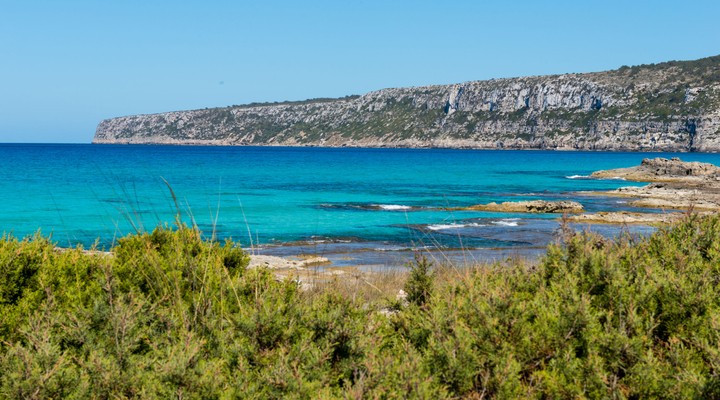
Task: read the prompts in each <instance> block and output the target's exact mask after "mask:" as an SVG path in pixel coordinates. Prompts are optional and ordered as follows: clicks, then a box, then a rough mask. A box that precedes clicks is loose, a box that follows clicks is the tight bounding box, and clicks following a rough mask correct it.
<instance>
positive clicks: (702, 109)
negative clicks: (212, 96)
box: [93, 56, 720, 151]
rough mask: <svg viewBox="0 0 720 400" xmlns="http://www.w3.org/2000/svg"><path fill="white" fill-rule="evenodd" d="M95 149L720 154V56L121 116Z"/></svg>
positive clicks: (105, 125) (101, 132) (100, 132)
mask: <svg viewBox="0 0 720 400" xmlns="http://www.w3.org/2000/svg"><path fill="white" fill-rule="evenodd" d="M93 143H123V144H125V143H127V144H132V143H137V144H195V145H272V146H333V147H340V146H357V147H448V148H487V149H528V148H533V149H583V150H665V151H720V56H714V57H709V58H704V59H700V60H695V61H671V62H665V63H660V64H652V65H641V66H636V67H621V68H619V69H617V70H613V71H606V72H596V73H586V74H564V75H552V76H533V77H523V78H510V79H492V80H487V81H475V82H466V83H461V84H455V85H436V86H425V87H413V88H400V89H383V90H379V91H375V92H371V93H368V94H365V95H362V96H348V97H345V98H340V99H314V100H307V101H301V102H285V103H265V104H248V105H242V106H231V107H225V108H212V109H204V110H193V111H176V112H168V113H162V114H152V115H135V116H127V117H119V118H112V119H108V120H104V121H102V122H100V124H99V125H98V128H97V132H96V134H95V138H94V139H93Z"/></svg>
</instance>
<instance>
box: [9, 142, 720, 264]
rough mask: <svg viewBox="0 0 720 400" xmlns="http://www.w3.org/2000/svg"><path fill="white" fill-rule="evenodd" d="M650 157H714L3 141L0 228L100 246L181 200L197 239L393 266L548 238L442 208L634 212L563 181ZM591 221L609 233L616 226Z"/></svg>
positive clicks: (543, 231)
mask: <svg viewBox="0 0 720 400" xmlns="http://www.w3.org/2000/svg"><path fill="white" fill-rule="evenodd" d="M656 156H663V157H674V156H679V157H681V158H682V159H683V160H692V161H706V162H712V163H715V164H720V155H718V154H697V153H691V154H679V155H678V154H672V153H605V152H550V151H487V150H443V149H434V150H424V149H423V150H413V149H326V148H271V147H194V146H111V145H102V146H100V145H54V144H53V145H36V144H33V145H18V144H6V145H0V204H2V205H3V207H2V209H0V230H2V231H4V232H6V233H12V234H14V235H16V236H25V235H30V234H32V233H34V232H36V231H37V230H38V229H41V230H42V232H43V233H45V234H52V237H53V240H55V241H56V242H57V243H58V245H61V246H73V245H76V244H78V243H81V244H83V245H85V246H90V245H92V244H93V243H98V245H99V246H100V247H103V248H107V247H109V246H111V245H112V244H113V243H115V242H116V240H117V238H119V237H122V236H123V235H125V234H127V233H131V232H134V231H136V230H150V229H152V228H153V227H155V226H157V225H158V224H165V223H168V224H172V223H173V221H174V219H175V215H176V214H177V212H178V210H179V212H180V213H181V215H182V219H183V220H184V221H186V222H188V223H191V221H192V220H194V221H195V223H197V225H198V226H199V227H200V228H201V229H202V230H203V232H204V233H205V234H206V235H207V236H212V234H213V231H215V235H216V236H217V237H218V238H221V239H222V238H226V237H232V238H234V239H235V240H238V241H239V242H240V243H241V244H242V245H243V247H247V248H251V247H252V248H253V249H254V251H263V252H266V253H273V254H285V253H288V252H293V251H294V252H295V254H297V253H298V251H305V252H314V253H321V254H327V255H329V256H333V255H336V256H335V257H336V258H337V259H338V262H340V261H343V260H344V261H343V262H344V263H345V264H353V263H354V264H358V263H359V264H364V265H389V264H397V263H398V262H403V261H402V260H406V259H407V253H411V252H412V251H413V249H418V248H421V249H422V248H429V249H436V250H438V251H441V252H442V254H455V253H457V254H458V257H464V258H468V257H470V258H471V259H472V258H473V257H479V258H483V257H485V258H488V259H496V258H503V257H507V256H513V255H516V254H517V255H521V256H523V255H526V254H535V253H539V252H541V251H542V248H544V246H545V245H546V244H547V243H548V242H549V241H550V240H552V237H553V232H554V231H555V230H556V229H557V222H556V221H554V220H553V219H554V218H555V217H556V216H548V215H532V216H529V215H524V214H502V213H491V212H458V211H444V210H442V209H441V208H449V207H460V206H468V205H473V204H479V203H487V202H490V201H498V202H500V201H509V200H530V199H548V200H554V199H570V198H572V199H577V200H579V201H580V202H582V203H583V205H585V207H586V209H587V210H588V211H598V210H618V209H631V208H629V207H627V204H626V203H623V200H622V199H618V198H603V197H581V198H578V196H577V195H574V194H572V192H575V191H586V190H607V189H614V188H617V187H620V186H628V185H637V184H636V183H631V182H624V181H620V180H591V179H583V178H584V177H585V176H587V175H589V174H590V173H591V172H593V171H595V170H599V169H608V168H618V167H627V166H634V165H637V164H639V163H640V161H641V160H642V159H643V158H644V157H656ZM166 182H167V184H166ZM168 186H169V187H170V188H172V192H173V193H174V194H175V196H176V200H177V201H175V200H174V199H173V196H172V195H171V192H170V190H169V187H168ZM578 228H579V229H582V227H578ZM593 229H599V230H601V231H602V232H603V233H604V234H606V235H609V236H612V235H615V234H617V233H618V232H619V229H620V228H618V227H605V228H593ZM632 229H633V232H635V233H638V234H646V233H647V232H648V231H649V230H648V229H647V228H646V227H635V228H632ZM538 249H539V250H538ZM358 254H360V255H361V256H357V255H358ZM363 254H365V255H364V256H362V255H363ZM438 254H440V253H438ZM485 255H487V257H486V256H485ZM440 256H442V255H440ZM340 259H342V260H340ZM398 260H400V261H398Z"/></svg>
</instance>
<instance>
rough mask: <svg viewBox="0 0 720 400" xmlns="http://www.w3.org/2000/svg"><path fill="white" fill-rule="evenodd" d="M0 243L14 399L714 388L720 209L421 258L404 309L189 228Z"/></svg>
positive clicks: (698, 392)
mask: <svg viewBox="0 0 720 400" xmlns="http://www.w3.org/2000/svg"><path fill="white" fill-rule="evenodd" d="M112 253H113V254H111V255H105V254H96V253H88V252H83V251H82V249H72V250H65V251H58V250H56V249H55V248H54V246H53V244H52V243H50V242H49V241H48V240H47V239H44V238H43V237H41V236H40V235H37V236H34V237H32V238H27V239H24V240H17V239H14V238H11V237H5V238H3V239H2V240H0V397H1V398H126V397H144V398H145V397H146V398H170V397H183V398H287V397H290V398H448V397H454V398H457V397H469V398H475V397H477V398H481V397H494V398H518V397H540V398H569V397H591V398H609V397H617V398H647V397H650V398H654V397H664V398H666V397H669V398H717V397H718V396H719V395H720V389H719V388H720V377H719V376H720V375H719V374H718V371H720V350H718V349H720V298H719V297H718V296H717V293H718V290H719V289H720V287H719V285H720V217H718V216H713V217H709V218H704V219H700V218H697V217H689V218H688V219H687V220H685V221H683V222H681V223H679V224H677V225H676V226H674V227H671V228H668V229H664V230H661V231H660V232H658V233H657V234H655V235H654V236H652V237H650V238H647V239H642V240H636V239H632V238H629V237H628V238H621V239H619V240H616V241H610V240H606V239H603V238H601V237H597V236H593V235H579V234H578V235H569V236H568V237H567V238H566V240H565V241H564V244H563V245H552V246H550V247H549V248H548V251H547V254H546V255H545V257H544V258H543V259H542V260H541V261H540V262H539V263H538V264H537V265H534V266H531V267H528V266H526V265H497V266H478V267H475V268H472V269H468V270H462V271H460V270H457V269H453V270H452V271H450V270H435V269H433V266H432V264H431V263H430V262H428V261H427V260H426V259H423V258H418V259H416V261H415V263H414V264H413V265H412V266H411V269H410V272H409V273H408V278H407V283H406V284H405V286H404V289H405V290H406V292H407V293H408V300H409V303H410V304H409V305H407V306H397V305H396V308H395V310H394V311H393V312H392V313H390V314H389V315H388V313H381V312H380V310H381V309H384V308H388V306H389V305H391V304H394V300H393V299H386V300H378V301H372V302H369V303H368V302H367V300H359V301H358V300H354V299H353V296H349V295H347V294H346V293H343V292H342V291H341V290H340V289H338V288H326V289H323V290H320V291H310V292H304V291H302V290H300V288H299V287H298V285H297V284H296V283H295V282H294V281H279V280H277V279H276V277H275V276H274V275H273V274H272V272H271V271H269V270H267V269H248V268H247V265H248V258H247V256H246V255H245V254H244V253H243V252H242V250H240V249H239V248H237V247H236V246H235V245H234V244H233V243H231V242H224V243H216V242H208V241H204V240H203V239H202V238H201V236H200V234H199V233H198V232H197V231H196V230H193V229H189V228H186V227H180V228H178V229H176V230H170V229H168V228H158V229H156V230H155V231H153V232H152V233H149V234H141V235H134V236H129V237H126V238H124V239H122V240H121V241H120V243H119V244H118V246H117V247H116V248H114V249H113V252H112Z"/></svg>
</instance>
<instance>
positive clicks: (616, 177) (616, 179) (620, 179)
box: [608, 176, 625, 181]
mask: <svg viewBox="0 0 720 400" xmlns="http://www.w3.org/2000/svg"><path fill="white" fill-rule="evenodd" d="M608 179H610V180H613V181H624V180H625V178H623V177H622V176H613V177H612V178H608Z"/></svg>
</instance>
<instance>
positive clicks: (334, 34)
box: [0, 0, 720, 143]
mask: <svg viewBox="0 0 720 400" xmlns="http://www.w3.org/2000/svg"><path fill="white" fill-rule="evenodd" d="M719 16H720V2H718V1H717V0H714V1H694V0H687V1H683V2H670V1H634V2H630V1H614V0H609V1H521V0H516V1H465V0H457V1H450V2H447V1H445V2H440V1H424V0H415V1H400V0H397V1H392V0H385V1H374V0H366V1H363V0H355V1H337V0H336V1H274V0H263V1H254V2H248V1H212V0H208V1H203V2H200V1H197V2H189V1H160V0H146V1H133V0H130V1H113V2H111V1H101V0H97V1H73V0H66V1H55V0H53V1H49V0H45V1H43V0H28V1H10V0H0V54H1V55H2V58H1V59H0V60H1V61H0V142H71V143H89V142H90V140H91V139H92V136H93V134H94V131H95V127H96V126H97V123H98V122H99V121H100V120H102V119H104V118H110V117H115V116H121V115H129V114H145V113H156V112H163V111H172V110H183V109H194V108H204V107H216V106H227V105H231V104H243V103H248V102H264V101H281V100H300V99H307V98H313V97H340V96H345V95H348V94H362V93H365V92H368V91H371V90H376V89H381V88H386V87H401V86H419V85H428V84H443V83H455V82H463V81H469V80H479V79H490V78H500V77H512V76H522V75H543V74H555V73H565V72H589V71H600V70H605V69H611V68H617V67H619V66H621V65H636V64H643V63H654V62H661V61H667V60H688V59H696V58H702V57H707V56H711V55H717V54H720V27H719V26H718V17H719Z"/></svg>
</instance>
